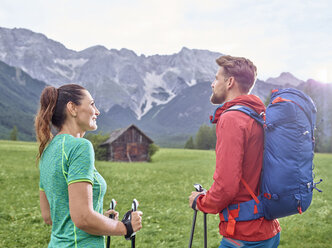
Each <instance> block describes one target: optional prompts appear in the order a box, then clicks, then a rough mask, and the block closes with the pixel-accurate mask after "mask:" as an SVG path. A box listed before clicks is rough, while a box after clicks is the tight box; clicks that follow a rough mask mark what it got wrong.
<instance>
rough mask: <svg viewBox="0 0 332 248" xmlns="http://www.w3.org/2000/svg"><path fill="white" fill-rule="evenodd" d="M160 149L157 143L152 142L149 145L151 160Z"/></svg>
mask: <svg viewBox="0 0 332 248" xmlns="http://www.w3.org/2000/svg"><path fill="white" fill-rule="evenodd" d="M157 151H159V146H157V145H156V144H154V143H152V144H150V145H149V150H148V154H149V162H150V161H151V157H152V156H153V155H154V154H155V153H156V152H157Z"/></svg>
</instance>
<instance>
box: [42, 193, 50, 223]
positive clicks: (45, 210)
mask: <svg viewBox="0 0 332 248" xmlns="http://www.w3.org/2000/svg"><path fill="white" fill-rule="evenodd" d="M39 201H40V210H41V215H42V217H43V219H44V221H45V223H46V224H47V225H52V219H51V211H50V204H49V203H48V200H47V197H46V194H45V192H44V191H42V190H40V191H39Z"/></svg>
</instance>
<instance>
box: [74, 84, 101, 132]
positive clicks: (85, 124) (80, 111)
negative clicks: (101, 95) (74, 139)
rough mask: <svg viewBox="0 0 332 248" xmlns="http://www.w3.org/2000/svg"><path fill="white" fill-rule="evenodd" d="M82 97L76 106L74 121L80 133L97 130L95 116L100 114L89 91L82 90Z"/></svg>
mask: <svg viewBox="0 0 332 248" xmlns="http://www.w3.org/2000/svg"><path fill="white" fill-rule="evenodd" d="M83 94H84V97H83V99H82V100H81V104H80V105H78V106H77V117H76V121H77V124H78V126H79V127H80V128H81V129H82V131H84V132H85V131H93V130H96V129H97V122H96V120H97V116H98V115H99V114H100V112H99V110H98V109H97V107H96V106H95V101H94V100H93V98H92V96H91V95H90V93H89V91H87V90H83Z"/></svg>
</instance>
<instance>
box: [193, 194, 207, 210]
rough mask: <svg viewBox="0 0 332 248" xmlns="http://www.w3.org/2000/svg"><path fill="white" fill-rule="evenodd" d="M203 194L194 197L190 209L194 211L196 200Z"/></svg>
mask: <svg viewBox="0 0 332 248" xmlns="http://www.w3.org/2000/svg"><path fill="white" fill-rule="evenodd" d="M203 194H204V193H202V194H199V195H197V196H196V197H195V199H194V201H193V204H192V205H191V207H192V209H194V210H196V205H197V199H198V197H199V196H200V195H203Z"/></svg>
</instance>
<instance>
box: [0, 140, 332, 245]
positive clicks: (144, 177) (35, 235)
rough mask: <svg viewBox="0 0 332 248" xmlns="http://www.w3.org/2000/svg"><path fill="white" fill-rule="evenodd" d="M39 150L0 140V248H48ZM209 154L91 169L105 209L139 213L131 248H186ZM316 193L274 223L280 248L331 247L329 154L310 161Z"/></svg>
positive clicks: (199, 229)
mask: <svg viewBox="0 0 332 248" xmlns="http://www.w3.org/2000/svg"><path fill="white" fill-rule="evenodd" d="M36 151H37V145H36V144H35V143H28V142H10V141H0V169H1V170H0V185H1V187H0V192H1V198H0V200H1V204H0V247H47V243H48V241H49V236H50V231H51V229H50V227H49V226H47V225H45V224H43V221H42V218H41V215H40V210H39V200H38V195H39V193H38V181H39V173H38V169H37V167H36V165H35V155H36ZM214 161H215V160H214V152H213V151H198V150H181V149H161V150H160V151H159V152H158V153H157V154H156V155H155V156H154V157H153V161H152V163H110V162H97V163H96V167H97V169H98V171H99V172H100V173H101V174H102V175H103V176H104V178H105V180H106V181H107V183H108V190H107V193H106V196H105V198H104V209H106V208H107V207H108V204H109V202H110V200H111V199H112V198H115V199H116V200H117V202H118V205H117V210H118V211H119V212H120V216H122V215H123V214H124V213H125V212H126V211H127V210H129V208H130V207H131V202H132V199H133V198H137V200H138V201H139V202H140V206H139V209H140V210H141V211H143V213H144V216H143V217H144V218H143V229H142V230H141V231H140V232H138V234H137V237H136V247H142V248H143V247H147V248H151V247H152V248H155V247H170V248H173V247H175V248H177V247H187V246H188V241H189V235H190V229H191V224H192V217H193V211H192V210H191V209H190V208H189V207H188V196H189V194H190V192H191V191H192V190H193V183H196V182H199V183H201V184H202V185H203V186H205V187H206V188H208V187H209V186H210V185H211V183H212V175H213V171H214V166H215V165H214V163H215V162H214ZM315 165H316V168H315V173H316V181H318V179H319V178H322V179H323V180H324V181H323V183H322V184H320V185H319V186H320V187H319V188H320V189H322V190H323V193H321V194H319V193H318V192H316V191H315V193H314V199H313V203H312V205H311V206H310V208H309V210H308V211H307V212H305V213H303V214H302V216H300V215H294V216H290V217H287V218H283V219H280V222H281V226H282V234H281V243H280V246H279V247H282V248H284V247H285V248H286V247H290V248H293V247H332V213H331V209H332V195H331V192H330V190H331V189H332V183H331V180H332V154H316V156H315ZM218 220H219V217H218V216H216V215H208V247H218V244H219V242H220V239H221V237H220V235H219V234H218V222H219V221H218ZM112 247H130V242H128V241H125V240H124V238H123V237H112ZM193 247H203V215H202V214H201V213H199V214H198V216H197V225H196V232H195V237H194V243H193Z"/></svg>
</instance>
